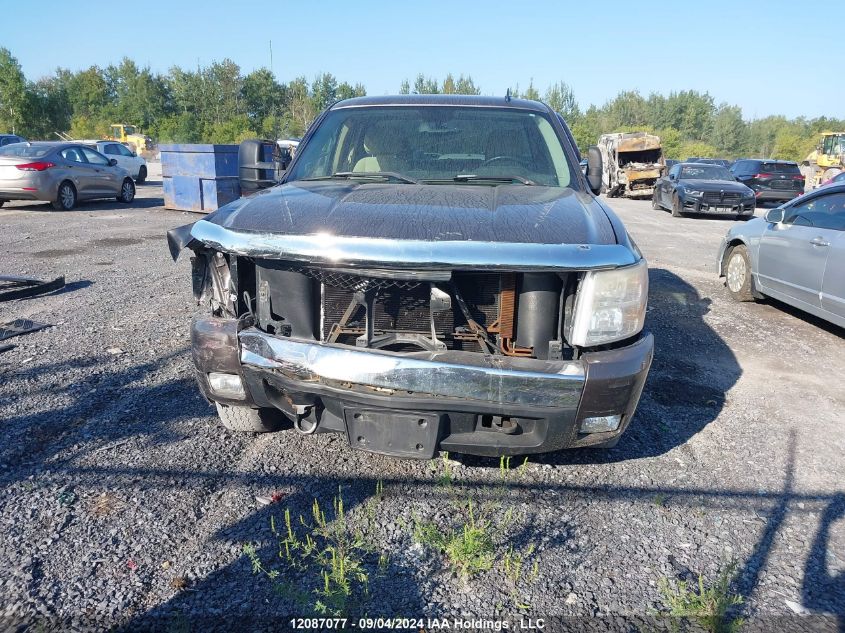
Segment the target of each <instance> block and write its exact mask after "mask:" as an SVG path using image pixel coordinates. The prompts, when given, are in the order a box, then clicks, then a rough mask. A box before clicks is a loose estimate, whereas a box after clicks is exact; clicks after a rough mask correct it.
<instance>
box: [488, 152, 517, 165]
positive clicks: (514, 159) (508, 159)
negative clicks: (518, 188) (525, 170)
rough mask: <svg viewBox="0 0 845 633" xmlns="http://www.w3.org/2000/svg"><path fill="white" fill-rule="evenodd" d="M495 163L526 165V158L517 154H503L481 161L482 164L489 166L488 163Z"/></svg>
mask: <svg viewBox="0 0 845 633" xmlns="http://www.w3.org/2000/svg"><path fill="white" fill-rule="evenodd" d="M494 163H511V164H514V165H519V166H520V167H525V161H524V160H521V159H519V158H517V157H516V156H505V155H504V154H503V155H501V156H494V157H493V158H488V159H487V160H485V161H484V162H483V163H481V166H482V167H487V166H488V165H493V164H494Z"/></svg>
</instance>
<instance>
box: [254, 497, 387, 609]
mask: <svg viewBox="0 0 845 633" xmlns="http://www.w3.org/2000/svg"><path fill="white" fill-rule="evenodd" d="M376 490H377V493H378V494H381V493H383V485H382V484H381V483H379V485H378V486H377V489H376ZM332 511H333V516H332V517H331V518H327V517H326V513H325V511H324V510H323V508H322V507H321V506H320V502H319V500H317V499H314V503H313V505H312V507H311V516H310V518H309V520H306V519H305V517H303V516H302V515H300V516H299V522H298V524H295V523H294V521H293V519H292V518H291V512H290V508H288V509H286V510H285V515H284V527H283V528H282V529H278V528H277V526H276V521H275V517H271V518H270V529H271V531H272V533H273V535H274V536H275V537H276V539H277V541H278V548H279V549H278V559H279V560H278V561H277V564H276V565H274V564H268V565H265V564H264V563H263V562H262V561H261V559H260V558H259V556H258V553H257V552H256V551H255V547H254V546H253V545H249V544H247V545H244V554H246V556H247V557H248V558H249V560H250V562H251V563H252V571H253V573H255V574H261V575H264V576H265V577H267V578H268V579H269V580H270V581H271V582H272V583H273V584H274V586H275V588H276V590H277V591H279V593H280V594H282V595H283V596H285V597H286V598H289V599H292V600H293V601H294V602H296V603H297V604H299V605H300V606H302V607H305V608H308V609H310V610H311V611H312V612H313V613H315V614H321V615H340V614H348V613H349V612H350V611H354V609H355V606H356V605H357V604H358V602H359V601H361V600H364V599H366V598H367V597H368V595H369V574H368V573H367V569H366V567H365V562H364V558H365V557H366V556H368V555H369V554H370V553H371V548H369V547H367V544H366V543H365V539H364V538H363V536H362V534H361V532H360V531H359V530H355V529H354V528H353V527H352V526H351V525H350V523H349V522H348V521H347V516H346V512H345V510H344V506H343V497H342V495H341V494H340V493H338V495H337V496H336V497H334V499H333V500H332ZM303 528H304V529H303ZM387 564H388V559H387V557H386V555H385V554H382V555H381V556H380V557H379V560H378V566H379V569H380V570H383V569H386V567H387ZM298 587H305V588H308V587H311V589H310V590H305V591H303V590H302V589H300V588H298Z"/></svg>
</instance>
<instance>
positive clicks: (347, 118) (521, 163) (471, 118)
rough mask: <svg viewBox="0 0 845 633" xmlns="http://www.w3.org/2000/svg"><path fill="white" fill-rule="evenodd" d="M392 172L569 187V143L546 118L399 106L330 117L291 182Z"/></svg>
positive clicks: (419, 178)
mask: <svg viewBox="0 0 845 633" xmlns="http://www.w3.org/2000/svg"><path fill="white" fill-rule="evenodd" d="M379 173H381V174H384V175H385V176H387V174H392V175H393V177H394V179H398V180H399V181H405V182H423V183H450V184H451V183H454V182H458V183H467V184H501V183H502V182H508V183H510V182H514V183H523V184H537V185H544V186H549V187H568V186H569V185H570V183H571V182H572V181H573V180H574V176H573V171H572V169H571V167H570V165H569V163H568V161H567V158H566V154H565V153H564V149H563V145H562V144H561V141H560V140H559V138H558V136H557V134H556V133H555V130H554V128H553V127H552V124H551V122H550V121H549V119H547V118H546V117H545V116H544V115H543V114H542V113H538V112H531V111H528V110H521V109H515V108H478V107H466V106H463V107H461V106H420V107H415V106H399V107H362V108H340V109H338V110H334V111H331V112H329V113H328V114H327V115H326V118H325V119H324V120H323V121H322V122H321V123H320V125H319V127H318V128H317V130H316V132H315V134H314V136H313V137H312V138H311V139H310V141H309V142H308V143H307V144H306V146H305V147H304V148H302V149H301V150H300V151H299V157H298V160H297V161H296V164H295V165H294V167H293V168H292V171H291V174H290V176H289V178H288V180H307V179H315V178H332V177H345V178H356V177H360V178H366V176H365V175H364V174H379Z"/></svg>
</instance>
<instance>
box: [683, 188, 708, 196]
mask: <svg viewBox="0 0 845 633" xmlns="http://www.w3.org/2000/svg"><path fill="white" fill-rule="evenodd" d="M684 191H685V192H686V194H687V195H688V196H692V197H693V198H700V197H701V196H703V195H704V192H703V191H696V190H695V189H684Z"/></svg>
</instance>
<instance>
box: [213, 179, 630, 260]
mask: <svg viewBox="0 0 845 633" xmlns="http://www.w3.org/2000/svg"><path fill="white" fill-rule="evenodd" d="M205 221H207V222H211V223H214V224H217V225H219V226H222V227H224V228H226V229H230V230H233V231H237V232H244V233H261V234H264V235H267V234H277V235H326V234H327V235H333V236H336V237H364V238H380V239H388V240H422V241H432V242H437V241H451V242H454V241H478V242H509V243H532V244H597V245H598V244H616V243H617V236H616V234H615V233H614V230H613V226H612V224H611V222H610V220H609V219H608V217H607V214H606V213H605V212H604V210H603V209H602V207H601V205H600V204H599V203H598V202H597V201H596V199H595V198H593V196H590V195H589V194H584V193H579V192H576V191H574V190H573V189H568V188H567V189H561V188H556V187H540V186H525V185H500V186H497V187H490V186H483V185H465V184H462V185H414V184H407V185H406V184H387V183H366V184H362V183H355V182H349V181H338V180H331V181H297V182H291V183H286V184H284V185H281V186H278V187H273V188H271V189H267V190H265V191H262V192H259V193H258V194H256V195H254V196H252V197H250V198H242V199H240V200H237V201H235V202H233V203H231V204H229V205H226V206H224V207H221V208H220V209H218V210H217V211H215V212H214V213H212V214H210V215H209V216H207V217H206V218H205Z"/></svg>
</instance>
